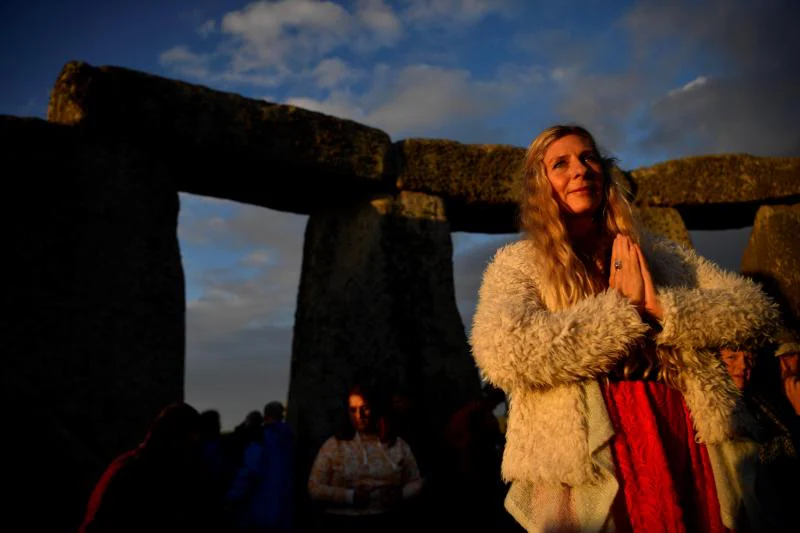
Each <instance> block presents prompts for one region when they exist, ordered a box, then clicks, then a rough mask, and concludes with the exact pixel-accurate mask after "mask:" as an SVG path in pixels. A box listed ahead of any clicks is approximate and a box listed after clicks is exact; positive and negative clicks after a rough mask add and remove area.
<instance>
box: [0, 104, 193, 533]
mask: <svg viewBox="0 0 800 533" xmlns="http://www.w3.org/2000/svg"><path fill="white" fill-rule="evenodd" d="M0 137H2V139H3V148H4V150H5V151H4V154H5V161H4V164H5V165H6V168H7V169H8V179H9V180H12V181H13V182H14V183H15V185H14V188H15V189H16V190H15V192H14V195H13V197H12V196H8V198H7V202H6V205H5V206H4V208H3V214H4V215H5V217H6V219H5V220H4V224H3V227H4V228H5V231H6V232H7V233H6V238H5V239H4V241H5V243H6V246H7V248H6V250H7V251H8V252H9V253H8V256H7V261H6V262H7V264H10V265H11V268H12V274H11V275H10V276H9V277H8V278H7V279H8V280H9V283H7V288H6V290H5V291H4V292H5V297H6V298H7V299H6V300H5V302H6V303H5V305H4V307H5V311H6V314H5V316H6V317H7V321H8V322H7V324H6V325H7V327H8V329H7V331H3V370H2V372H0V376H2V377H1V378H0V382H1V383H0V385H1V386H0V390H2V402H3V403H2V405H4V406H5V407H6V413H7V417H6V419H5V420H4V422H5V424H6V427H7V429H9V431H10V433H9V434H8V435H7V436H6V437H4V439H3V440H4V446H10V451H9V450H8V449H6V450H4V451H5V452H6V453H4V454H3V456H4V457H5V459H6V460H8V461H9V463H10V465H11V467H10V468H4V469H3V471H4V475H3V483H5V484H7V485H6V488H7V490H6V491H5V492H6V494H12V495H19V497H20V498H21V499H22V500H23V501H22V502H21V505H14V504H12V503H10V502H13V500H10V501H9V500H7V501H6V503H8V504H9V505H8V506H7V507H6V508H7V509H8V510H9V512H8V513H6V517H5V520H6V522H8V523H24V524H26V526H27V528H28V529H30V530H34V531H74V530H75V529H76V526H77V523H76V522H77V521H79V520H80V518H81V517H82V513H83V511H84V510H85V508H86V503H87V499H88V495H89V490H90V489H91V487H92V485H93V484H94V483H95V482H96V481H97V479H98V477H99V475H100V474H101V473H102V470H103V469H104V468H105V467H106V465H107V464H108V463H109V462H110V461H111V459H112V458H113V457H114V456H115V455H117V454H118V453H120V452H122V451H124V450H126V449H129V448H132V447H133V446H135V445H136V444H137V443H138V442H139V441H141V440H142V438H143V437H144V434H145V431H146V429H147V427H148V425H149V423H150V421H151V420H152V419H153V418H154V416H155V415H156V414H157V412H158V411H159V410H160V409H161V407H163V406H164V405H165V404H166V403H168V402H172V401H176V400H181V399H182V397H183V379H184V308H185V296H184V288H183V287H184V281H183V272H182V269H181V262H180V252H179V249H178V240H177V234H176V229H177V222H178V220H177V217H178V195H177V192H176V190H175V188H174V184H173V183H172V181H171V178H170V176H169V175H166V174H164V173H163V172H161V171H160V167H159V166H158V165H157V164H154V163H153V162H152V161H150V160H149V159H148V158H147V157H145V156H144V155H143V154H141V153H139V152H137V151H135V150H132V149H130V148H129V147H126V146H122V145H110V144H104V143H101V142H99V141H93V140H90V139H87V138H85V137H83V136H81V135H79V134H78V133H77V132H75V131H74V129H73V128H69V127H66V126H60V125H55V124H50V123H47V122H44V121H42V120H38V119H18V118H11V117H3V118H2V119H0ZM12 169H13V170H12ZM4 329H5V327H4ZM15 468H19V472H15V471H14V469H15ZM17 476H19V477H17ZM26 505H32V506H33V509H31V508H28V507H26ZM17 514H18V518H17V519H15V515H17Z"/></svg>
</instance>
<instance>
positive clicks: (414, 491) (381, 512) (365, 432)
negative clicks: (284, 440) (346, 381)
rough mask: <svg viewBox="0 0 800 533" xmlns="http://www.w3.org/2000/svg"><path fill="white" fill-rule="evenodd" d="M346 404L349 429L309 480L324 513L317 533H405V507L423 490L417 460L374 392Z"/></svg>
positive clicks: (357, 394) (332, 442)
mask: <svg viewBox="0 0 800 533" xmlns="http://www.w3.org/2000/svg"><path fill="white" fill-rule="evenodd" d="M346 398H347V404H346V406H347V413H348V419H347V420H348V423H347V424H346V425H345V426H344V427H343V428H342V430H341V431H340V432H339V433H338V434H337V435H335V436H332V437H330V438H329V439H328V440H326V441H325V443H324V444H323V445H322V447H321V448H320V450H319V452H318V453H317V456H316V458H315V460H314V464H313V466H312V468H311V474H310V476H309V480H308V491H309V495H310V497H311V499H312V501H314V502H316V503H317V504H318V505H319V506H320V508H321V509H320V511H321V512H320V513H319V515H318V516H317V519H318V520H317V525H316V530H318V531H348V533H358V532H362V531H363V532H367V531H370V532H371V531H380V532H382V533H391V532H396V531H397V532H399V531H403V530H404V521H403V518H404V517H405V514H404V505H403V504H404V503H405V502H406V501H407V500H409V499H410V498H413V497H415V496H417V495H418V494H419V492H420V490H421V489H422V486H423V480H422V477H421V476H420V473H419V468H418V467H417V462H416V459H415V458H414V454H413V452H412V451H411V448H410V447H409V445H408V444H407V443H406V442H405V441H404V440H403V439H402V438H400V437H398V436H397V435H396V433H395V432H394V429H393V428H392V427H391V420H390V418H388V417H386V416H383V415H384V414H385V412H384V411H382V404H381V403H380V402H379V401H378V400H377V398H376V397H375V395H374V394H373V393H372V392H371V391H370V390H369V389H368V388H366V387H364V386H360V385H359V386H355V387H353V388H352V389H351V390H350V391H349V392H348V394H347V396H346Z"/></svg>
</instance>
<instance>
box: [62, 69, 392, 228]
mask: <svg viewBox="0 0 800 533" xmlns="http://www.w3.org/2000/svg"><path fill="white" fill-rule="evenodd" d="M48 120H50V121H52V122H57V123H61V124H70V125H79V126H81V127H82V128H84V129H87V130H88V131H90V132H93V133H94V134H96V135H98V136H102V137H104V138H114V139H118V140H124V141H127V142H130V143H133V144H135V145H137V146H143V147H147V148H148V149H149V150H151V151H154V152H155V153H156V154H157V155H159V156H160V157H162V158H163V159H164V160H165V162H166V163H167V164H168V165H169V166H170V168H171V169H172V171H173V172H174V173H175V179H176V183H177V185H178V187H179V189H180V190H181V191H185V192H189V193H194V194H201V195H208V196H214V197H219V198H227V199H231V200H237V201H242V202H247V203H252V204H256V205H262V206H265V207H269V208H273V209H278V210H283V211H291V212H295V213H310V212H313V211H314V210H315V209H316V208H318V207H319V205H320V204H322V205H327V204H329V203H330V202H331V201H333V200H336V199H338V198H340V197H343V196H344V197H346V196H348V195H352V194H354V193H360V192H362V191H383V190H385V189H387V188H391V187H392V184H393V179H392V177H390V176H391V175H392V172H391V170H390V169H387V168H386V162H387V161H391V160H392V158H391V157H387V154H388V152H389V150H390V148H391V140H390V138H389V136H388V135H387V134H386V133H384V132H382V131H380V130H377V129H375V128H370V127H367V126H364V125H362V124H359V123H357V122H353V121H351V120H343V119H339V118H335V117H332V116H329V115H325V114H322V113H317V112H313V111H308V110H305V109H301V108H298V107H295V106H288V105H280V104H275V103H270V102H266V101H263V100H255V99H251V98H245V97H243V96H240V95H237V94H233V93H228V92H222V91H217V90H212V89H209V88H207V87H203V86H200V85H193V84H189V83H184V82H181V81H176V80H171V79H167V78H162V77H159V76H154V75H150V74H146V73H143V72H138V71H133V70H128V69H124V68H120V67H113V66H103V67H94V66H91V65H89V64H87V63H83V62H70V63H67V64H66V65H65V66H64V68H63V69H62V71H61V73H60V75H59V76H58V79H57V81H56V84H55V87H54V89H53V91H52V93H51V99H50V105H49V108H48Z"/></svg>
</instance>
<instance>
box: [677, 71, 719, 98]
mask: <svg viewBox="0 0 800 533" xmlns="http://www.w3.org/2000/svg"><path fill="white" fill-rule="evenodd" d="M710 80H711V78H710V77H708V76H698V77H696V78H695V79H693V80H692V81H690V82H688V83H686V84H684V85H683V86H682V87H678V88H677V89H672V90H671V91H670V92H668V93H667V96H668V97H672V96H679V95H681V94H682V93H687V92H689V91H693V90H696V89H699V88H700V87H702V86H703V85H705V84H706V83H708V82H709V81H710Z"/></svg>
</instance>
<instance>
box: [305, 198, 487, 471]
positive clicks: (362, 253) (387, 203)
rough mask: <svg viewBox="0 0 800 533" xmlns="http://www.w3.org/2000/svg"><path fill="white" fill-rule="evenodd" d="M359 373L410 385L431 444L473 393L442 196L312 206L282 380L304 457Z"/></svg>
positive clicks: (335, 418)
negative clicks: (287, 380) (286, 381)
mask: <svg viewBox="0 0 800 533" xmlns="http://www.w3.org/2000/svg"><path fill="white" fill-rule="evenodd" d="M356 380H360V381H366V382H368V384H372V385H378V386H381V387H382V389H383V390H384V391H387V392H388V391H389V390H390V389H391V388H392V387H397V386H405V387H409V388H411V390H413V391H414V393H415V395H416V401H417V403H419V404H421V405H424V406H425V409H424V412H425V416H426V418H425V419H424V420H420V421H419V422H420V423H421V424H422V425H423V427H422V428H421V429H424V430H427V431H428V432H429V433H425V434H427V435H430V438H431V440H430V442H428V443H427V444H428V445H433V444H434V443H435V435H437V434H438V432H439V431H440V430H441V429H442V428H443V426H444V423H445V420H446V418H447V416H448V415H449V414H450V413H451V412H452V411H453V410H454V409H455V407H456V406H457V405H459V404H460V403H461V402H462V401H465V400H467V399H471V398H474V397H475V396H476V395H477V394H478V391H479V389H480V384H479V377H478V373H477V369H476V367H475V365H474V362H473V360H472V358H471V356H470V353H469V346H468V343H467V338H466V334H465V331H464V326H463V324H462V322H461V318H460V316H459V314H458V309H457V308H456V300H455V293H454V285H453V259H452V243H451V239H450V227H449V224H448V222H447V219H446V217H445V212H444V205H443V202H442V200H441V199H440V198H437V197H435V196H429V195H425V194H421V193H400V194H398V195H381V196H373V197H365V198H363V199H360V200H355V201H353V202H351V203H350V204H349V205H341V206H331V207H330V208H328V209H326V210H321V211H319V212H317V213H314V214H312V215H311V216H310V217H309V220H308V227H307V229H306V237H305V248H304V250H303V268H302V275H301V278H300V291H299V294H298V301H297V311H296V316H295V328H294V344H293V349H292V368H291V384H290V390H289V421H290V422H291V423H292V424H293V426H294V427H295V429H296V431H297V435H298V445H299V454H300V457H301V458H303V462H304V464H305V466H306V468H307V467H308V466H310V461H311V459H312V458H313V455H314V454H315V453H316V451H317V448H318V447H319V445H320V444H322V442H323V441H324V439H325V438H327V437H329V436H330V435H331V434H332V433H333V431H334V429H335V428H336V424H337V423H339V422H340V421H341V419H342V418H341V417H342V416H345V415H346V413H345V411H344V402H345V393H346V390H347V387H348V386H350V385H352V384H353V383H354V382H355V381H356ZM420 453H424V451H423V450H420Z"/></svg>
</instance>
